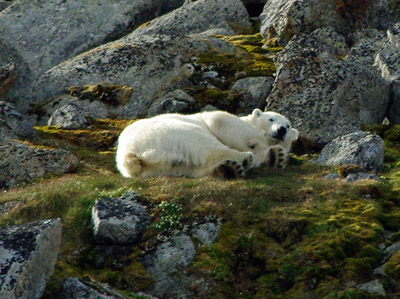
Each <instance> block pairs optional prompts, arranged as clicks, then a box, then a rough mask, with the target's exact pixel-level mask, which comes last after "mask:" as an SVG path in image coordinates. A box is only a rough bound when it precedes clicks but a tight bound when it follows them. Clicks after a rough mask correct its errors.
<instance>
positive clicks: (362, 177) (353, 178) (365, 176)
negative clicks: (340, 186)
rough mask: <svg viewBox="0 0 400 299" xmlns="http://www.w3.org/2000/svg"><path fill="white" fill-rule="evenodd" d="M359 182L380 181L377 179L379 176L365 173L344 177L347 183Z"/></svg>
mask: <svg viewBox="0 0 400 299" xmlns="http://www.w3.org/2000/svg"><path fill="white" fill-rule="evenodd" d="M361 180H374V181H380V180H381V178H380V177H379V175H376V174H374V173H366V172H359V173H350V174H349V175H348V176H347V177H346V181H347V182H356V181H361Z"/></svg>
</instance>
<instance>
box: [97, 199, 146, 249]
mask: <svg viewBox="0 0 400 299" xmlns="http://www.w3.org/2000/svg"><path fill="white" fill-rule="evenodd" d="M138 197H139V195H138V194H137V193H135V192H129V193H126V194H124V195H123V196H122V197H121V198H113V197H110V198H99V199H97V200H96V203H95V204H94V206H93V209H92V222H93V233H94V238H95V240H96V242H97V243H100V244H133V243H135V242H137V241H139V240H140V237H141V236H142V234H143V233H144V231H145V230H146V228H147V225H148V224H149V222H150V215H149V214H148V213H147V212H146V208H145V207H144V206H142V205H141V204H140V203H138V202H137V201H136V199H137V198H138Z"/></svg>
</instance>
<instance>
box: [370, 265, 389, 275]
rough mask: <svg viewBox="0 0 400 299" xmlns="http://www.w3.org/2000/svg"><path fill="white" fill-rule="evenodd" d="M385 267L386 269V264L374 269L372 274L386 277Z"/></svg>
mask: <svg viewBox="0 0 400 299" xmlns="http://www.w3.org/2000/svg"><path fill="white" fill-rule="evenodd" d="M385 267H386V264H383V265H380V266H379V267H378V268H375V269H374V271H373V274H375V275H379V276H386V272H385Z"/></svg>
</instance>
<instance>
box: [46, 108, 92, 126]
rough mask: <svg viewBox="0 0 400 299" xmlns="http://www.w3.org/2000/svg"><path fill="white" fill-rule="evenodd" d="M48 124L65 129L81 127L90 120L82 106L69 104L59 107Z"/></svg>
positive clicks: (86, 124)
mask: <svg viewBox="0 0 400 299" xmlns="http://www.w3.org/2000/svg"><path fill="white" fill-rule="evenodd" d="M47 124H48V125H49V126H58V127H61V128H63V129H80V128H83V127H86V126H88V125H89V121H88V119H87V118H86V115H85V112H84V111H83V110H82V109H81V108H79V107H78V106H76V105H74V104H69V105H65V106H63V107H61V108H59V109H57V110H56V111H55V112H54V114H53V115H52V116H51V117H50V119H49V121H48V123H47Z"/></svg>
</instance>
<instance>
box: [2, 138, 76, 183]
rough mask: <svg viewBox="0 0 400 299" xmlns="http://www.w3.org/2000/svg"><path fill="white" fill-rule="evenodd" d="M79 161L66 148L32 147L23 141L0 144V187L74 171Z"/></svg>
mask: <svg viewBox="0 0 400 299" xmlns="http://www.w3.org/2000/svg"><path fill="white" fill-rule="evenodd" d="M78 164H79V161H78V158H76V157H75V156H74V155H73V154H71V153H70V152H68V151H66V150H57V149H43V148H32V147H29V146H27V145H25V144H21V143H7V144H4V145H1V146H0V188H10V187H13V186H14V185H15V184H16V183H19V182H22V181H26V180H31V179H35V178H40V177H43V176H45V175H60V174H63V173H66V172H71V171H74V170H75V169H76V168H77V167H78Z"/></svg>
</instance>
